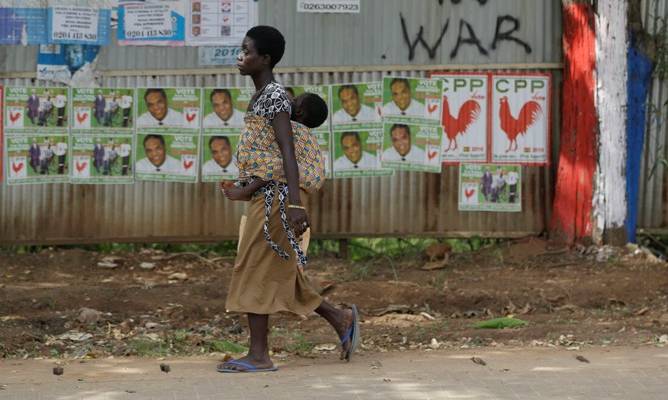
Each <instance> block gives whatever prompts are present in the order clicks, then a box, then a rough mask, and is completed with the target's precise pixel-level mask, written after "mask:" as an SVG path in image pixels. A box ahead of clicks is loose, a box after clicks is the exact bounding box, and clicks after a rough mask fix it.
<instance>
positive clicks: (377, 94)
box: [330, 82, 383, 130]
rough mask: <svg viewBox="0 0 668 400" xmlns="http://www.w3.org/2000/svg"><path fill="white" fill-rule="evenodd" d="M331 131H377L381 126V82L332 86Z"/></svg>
mask: <svg viewBox="0 0 668 400" xmlns="http://www.w3.org/2000/svg"><path fill="white" fill-rule="evenodd" d="M331 105H332V106H331V111H330V113H331V115H332V129H333V130H342V129H379V128H380V126H381V124H382V122H383V121H382V108H383V84H382V82H368V83H350V84H342V85H332V102H331Z"/></svg>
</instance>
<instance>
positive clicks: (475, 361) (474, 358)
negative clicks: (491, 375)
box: [471, 357, 487, 366]
mask: <svg viewBox="0 0 668 400" xmlns="http://www.w3.org/2000/svg"><path fill="white" fill-rule="evenodd" d="M471 361H473V362H474V363H476V364H478V365H483V366H484V365H487V363H486V362H485V360H483V359H482V358H479V357H471Z"/></svg>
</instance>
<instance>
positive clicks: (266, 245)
mask: <svg viewBox="0 0 668 400" xmlns="http://www.w3.org/2000/svg"><path fill="white" fill-rule="evenodd" d="M284 51H285V39H284V38H283V35H282V34H281V33H280V32H279V31H278V30H277V29H275V28H273V27H270V26H256V27H254V28H251V29H250V30H249V31H248V32H247V33H246V37H245V38H244V40H243V42H242V46H241V53H240V54H239V57H238V59H237V67H238V68H239V72H240V73H241V74H242V75H247V76H250V77H251V78H252V80H253V84H254V85H255V89H256V93H255V95H254V96H253V98H252V99H251V101H250V103H249V106H248V110H247V113H246V117H245V125H244V129H243V131H242V135H241V138H240V141H239V145H238V159H237V161H238V164H239V175H240V183H242V184H238V185H226V186H225V188H224V192H225V196H226V197H227V198H229V199H231V200H246V201H250V204H249V207H248V211H247V220H246V226H245V228H244V233H243V235H242V237H241V238H240V244H239V252H238V255H237V258H236V261H235V266H234V272H233V274H232V281H231V284H230V289H229V291H228V295H227V302H226V309H227V310H228V311H229V312H240V313H246V314H247V316H248V326H249V329H250V349H249V351H248V354H247V355H246V356H245V357H243V358H240V359H237V360H230V361H227V362H225V363H222V364H220V365H218V368H217V369H218V371H220V372H237V373H238V372H262V371H275V370H276V367H275V366H274V364H273V363H272V361H271V359H270V357H269V346H268V339H267V335H268V333H269V314H274V313H277V312H281V311H288V312H291V313H294V314H298V315H308V314H310V313H311V312H312V311H315V312H316V313H318V314H319V315H320V316H322V317H323V318H325V319H326V320H327V322H329V324H330V325H332V327H333V328H334V330H335V331H336V333H337V334H338V336H339V338H340V340H341V347H342V349H341V358H342V359H346V360H350V356H351V355H352V353H353V351H354V350H355V347H356V346H357V342H358V339H359V321H358V316H357V309H356V307H355V306H354V305H353V306H352V307H351V308H350V309H339V308H336V307H334V306H332V305H331V304H329V303H328V302H326V301H324V300H323V299H322V298H321V297H320V295H319V294H318V293H317V292H316V291H315V290H313V288H311V286H310V285H309V283H308V281H307V279H306V278H305V276H304V275H303V271H302V269H301V266H302V265H303V264H304V262H305V257H304V256H303V254H302V253H301V251H300V250H299V249H298V246H296V238H298V237H299V236H301V235H302V234H303V233H304V232H305V231H306V229H307V228H308V227H309V220H308V215H307V213H306V208H305V207H304V206H303V204H304V203H303V198H304V195H305V192H304V190H300V178H301V181H304V179H305V178H308V176H306V177H305V176H300V170H299V169H300V168H299V167H300V166H298V161H297V160H298V158H300V157H301V158H303V157H304V156H305V155H304V154H301V153H299V152H300V151H304V149H303V147H301V146H298V147H295V141H294V135H293V129H292V125H291V123H290V116H291V114H292V107H293V104H292V103H291V101H290V99H289V97H288V95H287V93H286V91H285V88H284V87H283V86H282V85H280V84H279V83H277V82H276V81H275V80H274V74H273V68H274V66H275V65H276V64H277V63H278V62H279V61H280V60H281V58H282V57H283V53H284ZM325 112H326V107H325ZM325 115H326V114H325ZM272 149H275V150H276V153H277V155H278V161H277V162H274V163H272V158H271V157H269V156H268V154H269V153H271V150H272ZM296 151H297V153H296ZM273 160H276V158H274V159H273ZM303 175H309V174H308V172H307V173H306V174H303ZM302 186H303V185H302ZM302 189H303V188H302ZM286 202H287V205H286V204H285V203H286ZM290 248H292V249H293V250H294V251H293V252H292V251H287V252H286V251H284V250H283V249H290Z"/></svg>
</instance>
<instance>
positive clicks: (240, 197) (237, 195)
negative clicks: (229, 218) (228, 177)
mask: <svg viewBox="0 0 668 400" xmlns="http://www.w3.org/2000/svg"><path fill="white" fill-rule="evenodd" d="M220 186H221V188H222V189H223V193H224V194H225V197H227V198H228V199H230V200H235V201H249V200H250V199H251V197H252V196H253V189H252V188H250V187H248V186H243V187H239V186H236V185H235V184H234V183H233V182H231V181H223V182H221V183H220Z"/></svg>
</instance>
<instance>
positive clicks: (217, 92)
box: [202, 87, 255, 134]
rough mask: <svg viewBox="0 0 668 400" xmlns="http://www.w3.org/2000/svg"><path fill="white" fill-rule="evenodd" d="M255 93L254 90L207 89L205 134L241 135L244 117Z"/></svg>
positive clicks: (203, 126) (203, 125) (203, 122)
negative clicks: (224, 133)
mask: <svg viewBox="0 0 668 400" xmlns="http://www.w3.org/2000/svg"><path fill="white" fill-rule="evenodd" d="M253 93H255V90H254V89H252V88H223V87H221V88H206V89H204V100H203V102H202V105H203V110H204V113H203V115H204V117H203V119H202V128H204V131H205V133H207V131H208V130H214V131H212V132H209V133H218V132H220V131H221V130H222V131H223V132H226V133H237V134H238V133H239V130H240V129H241V128H243V126H244V115H245V113H246V109H247V108H248V103H249V102H250V99H251V97H252V96H253Z"/></svg>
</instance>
